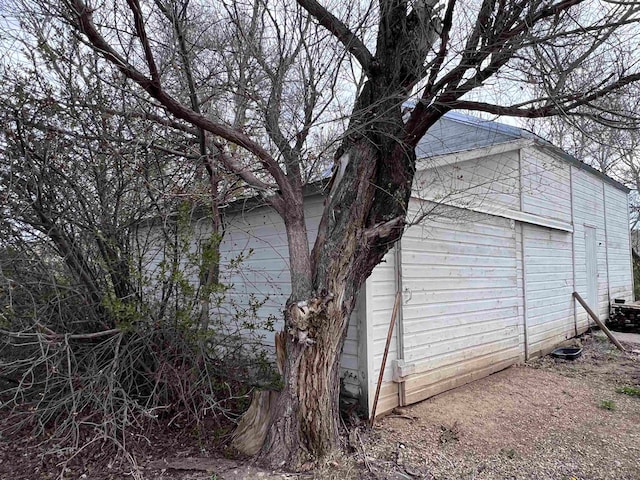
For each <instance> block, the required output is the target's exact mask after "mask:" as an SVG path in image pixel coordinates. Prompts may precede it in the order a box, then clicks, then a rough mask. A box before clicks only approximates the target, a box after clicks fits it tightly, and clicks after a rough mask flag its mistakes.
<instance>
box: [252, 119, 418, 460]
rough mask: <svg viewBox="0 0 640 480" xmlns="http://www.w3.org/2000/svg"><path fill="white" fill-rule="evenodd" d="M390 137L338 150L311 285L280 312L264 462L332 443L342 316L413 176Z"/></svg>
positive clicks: (399, 216)
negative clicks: (282, 344)
mask: <svg viewBox="0 0 640 480" xmlns="http://www.w3.org/2000/svg"><path fill="white" fill-rule="evenodd" d="M381 108H383V107H381ZM396 110H397V114H398V115H399V114H400V110H399V108H396ZM382 124H383V122H381V123H380V124H377V125H376V127H380V125H382ZM374 128H375V127H374ZM387 133H388V134H387ZM393 138H394V136H393V132H386V133H383V134H378V132H376V133H370V134H369V135H368V136H367V137H359V138H356V139H351V140H348V141H347V142H346V143H345V148H344V150H343V151H342V153H341V158H342V160H343V163H342V165H341V167H342V171H341V173H340V174H339V177H336V178H334V184H333V185H332V187H331V192H330V194H329V197H328V198H327V204H326V206H325V213H324V215H323V218H322V220H321V224H320V228H319V239H318V241H317V242H316V244H315V247H314V250H313V252H312V256H311V268H312V272H313V284H312V290H311V291H309V292H308V293H307V296H306V297H300V296H297V297H296V296H292V298H291V299H290V301H289V302H288V304H287V307H286V310H285V331H286V333H287V341H286V365H285V372H284V387H283V390H282V392H281V394H280V397H279V398H278V401H277V403H276V407H275V410H274V412H273V415H272V419H273V421H272V425H271V428H270V431H269V435H268V436H267V440H266V442H265V445H264V447H263V449H262V452H261V458H262V460H264V461H266V462H267V463H268V464H270V465H273V466H276V467H282V466H283V465H287V466H289V467H292V468H296V467H299V466H301V465H302V464H304V463H305V462H307V461H309V460H315V459H318V458H321V457H323V456H325V455H327V454H329V453H330V452H331V451H332V450H333V449H334V448H335V447H336V446H337V445H338V434H339V428H338V421H339V409H338V405H339V404H338V401H339V386H340V378H339V377H340V354H341V351H342V346H343V344H344V339H345V337H346V333H347V327H348V320H349V317H350V315H351V312H352V311H353V309H354V307H355V304H356V295H357V292H358V291H359V289H360V287H361V286H362V284H363V283H364V281H365V279H366V278H367V277H368V276H369V275H370V274H371V271H372V270H373V268H374V267H375V265H377V264H378V263H379V262H380V260H381V259H382V257H383V256H384V255H385V254H386V253H387V252H388V251H389V249H390V248H391V247H392V245H393V243H394V242H395V241H396V240H397V239H398V238H399V236H400V235H401V233H402V229H403V227H404V218H405V212H406V206H407V203H408V199H409V194H410V188H411V182H412V178H413V169H414V165H415V154H414V152H413V150H412V149H406V148H400V147H399V145H398V144H397V141H396V140H393ZM395 138H397V137H395ZM372 139H373V140H374V141H372ZM303 291H304V289H302V290H300V289H298V294H300V293H301V292H303Z"/></svg>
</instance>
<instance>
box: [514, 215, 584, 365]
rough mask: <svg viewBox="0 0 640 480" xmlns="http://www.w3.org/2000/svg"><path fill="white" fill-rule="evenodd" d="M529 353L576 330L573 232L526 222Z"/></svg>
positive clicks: (525, 254)
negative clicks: (574, 315)
mask: <svg viewBox="0 0 640 480" xmlns="http://www.w3.org/2000/svg"><path fill="white" fill-rule="evenodd" d="M522 233H523V240H524V242H523V246H524V262H525V267H524V273H525V278H524V281H525V292H526V298H525V303H526V312H527V340H528V353H529V356H532V355H536V354H539V353H546V352H547V351H549V350H550V349H551V348H552V347H554V346H556V345H557V344H558V343H560V342H562V341H563V340H566V339H568V338H571V337H573V336H574V334H575V329H574V317H573V303H572V302H573V298H572V296H571V294H572V292H573V266H572V260H573V259H572V251H571V242H572V238H571V234H569V233H566V232H562V231H558V230H552V229H550V228H545V227H539V226H536V225H523V230H522Z"/></svg>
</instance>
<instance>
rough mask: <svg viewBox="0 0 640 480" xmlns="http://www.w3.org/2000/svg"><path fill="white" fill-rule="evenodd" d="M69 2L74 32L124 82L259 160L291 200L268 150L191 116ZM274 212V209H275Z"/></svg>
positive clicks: (249, 177) (253, 181) (242, 172)
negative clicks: (129, 80) (131, 84)
mask: <svg viewBox="0 0 640 480" xmlns="http://www.w3.org/2000/svg"><path fill="white" fill-rule="evenodd" d="M69 2H70V3H69V4H70V6H71V8H72V10H73V14H74V18H73V19H71V21H72V22H73V24H74V25H75V26H76V28H78V29H79V30H80V31H81V32H82V33H83V34H84V35H85V36H86V37H87V40H88V41H89V43H90V44H91V45H92V46H93V48H94V49H95V50H97V51H98V52H100V53H101V54H102V55H103V56H104V57H105V59H106V60H108V61H109V62H110V63H112V64H114V65H115V66H116V67H117V68H118V69H119V70H120V71H121V72H122V73H123V74H124V75H125V76H126V77H127V78H129V79H131V80H133V81H134V82H136V83H137V84H138V85H140V87H142V88H143V89H144V90H145V91H146V92H147V93H148V94H149V95H151V96H152V97H153V98H155V99H156V100H158V101H159V102H160V103H161V104H162V105H163V106H164V107H165V108H166V109H167V110H168V111H169V112H170V113H171V114H173V115H174V116H175V117H177V118H179V119H182V120H185V121H187V122H189V123H191V124H193V125H195V126H197V127H199V128H203V129H204V130H207V131H208V132H211V133H213V134H214V135H218V136H220V137H222V138H224V139H225V140H228V141H230V142H231V143H234V144H236V145H238V146H240V147H242V148H244V149H245V150H247V151H248V152H250V153H252V154H254V155H255V156H256V157H258V159H259V160H260V162H261V163H262V165H263V166H264V168H265V169H266V170H267V172H269V174H270V175H271V176H272V177H273V179H274V180H275V182H276V183H277V185H278V186H279V187H280V189H281V191H282V193H283V195H284V196H285V198H292V197H293V192H292V189H291V185H290V184H289V182H288V180H287V177H286V175H285V174H284V172H283V171H282V169H281V168H280V166H279V165H278V163H277V161H276V160H275V159H274V158H273V157H272V156H271V154H270V153H269V152H268V151H267V150H265V149H264V148H263V147H262V146H260V145H259V144H257V143H256V142H254V141H253V140H252V139H251V138H250V137H248V136H247V135H245V134H244V133H242V132H240V131H238V130H236V129H233V128H231V127H228V126H226V125H222V124H219V123H216V122H213V121H211V120H210V119H208V118H206V117H204V116H203V115H201V114H198V113H196V112H194V111H193V110H192V109H189V108H187V107H185V106H184V105H183V104H182V103H180V102H179V101H177V100H176V99H174V98H173V97H172V96H171V95H169V94H168V93H167V92H166V91H165V90H163V89H162V88H161V86H160V85H158V84H157V83H156V82H154V81H153V80H150V79H149V78H147V77H146V76H145V75H144V74H143V73H141V72H140V71H139V70H137V69H136V68H135V67H134V66H133V65H131V64H130V63H129V62H128V61H127V60H126V59H125V58H124V57H122V56H121V55H120V54H119V53H118V52H116V51H115V50H114V49H113V48H112V47H111V45H109V43H107V41H106V40H105V39H104V37H103V36H102V35H101V34H100V32H98V30H97V29H96V26H95V24H94V23H93V19H92V15H91V11H90V10H89V8H88V7H87V5H86V4H85V3H84V2H83V0H69ZM227 158H230V157H227ZM225 166H226V167H227V168H228V169H229V170H230V171H231V172H233V173H235V174H237V175H239V176H240V177H241V178H242V179H243V180H244V181H245V182H247V183H248V184H249V185H250V186H253V187H256V188H259V189H264V188H265V186H266V185H267V184H266V183H264V182H263V181H261V180H260V179H258V178H257V177H256V176H255V175H254V174H253V173H252V172H250V171H249V170H247V169H246V168H244V167H241V166H240V165H239V164H238V163H237V162H231V163H229V164H225ZM276 196H277V195H274V196H270V197H269V201H270V202H271V200H272V199H275V197H276ZM274 208H277V207H276V206H275V205H274Z"/></svg>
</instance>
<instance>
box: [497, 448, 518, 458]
mask: <svg viewBox="0 0 640 480" xmlns="http://www.w3.org/2000/svg"><path fill="white" fill-rule="evenodd" d="M500 453H501V454H502V455H504V456H505V457H506V458H508V459H509V460H513V459H514V458H516V457H517V456H518V452H516V451H515V449H513V448H502V449H500Z"/></svg>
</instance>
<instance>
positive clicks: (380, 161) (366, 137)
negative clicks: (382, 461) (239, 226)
mask: <svg viewBox="0 0 640 480" xmlns="http://www.w3.org/2000/svg"><path fill="white" fill-rule="evenodd" d="M169 5H170V4H169V3H165V2H162V1H161V0H156V1H154V2H153V3H151V2H142V1H141V0H127V1H126V2H121V1H118V0H112V1H106V2H90V3H86V2H85V0H60V1H58V2H55V3H54V4H53V6H49V5H48V2H47V3H46V4H45V2H42V5H41V7H42V9H43V10H44V12H43V13H44V14H46V15H53V16H59V17H60V18H62V19H63V20H64V21H66V22H67V24H68V25H70V26H71V27H72V28H73V29H74V30H75V31H76V32H77V34H78V35H80V36H81V38H83V39H84V41H85V42H86V43H87V44H88V45H89V46H90V47H91V48H92V49H93V50H94V51H95V53H96V55H98V56H100V57H101V58H103V59H104V60H105V61H106V62H107V63H108V64H110V65H112V66H113V67H115V68H117V69H118V70H119V71H120V73H121V74H122V75H124V76H125V77H126V78H127V79H129V80H130V81H131V82H132V83H134V84H137V85H138V86H139V88H140V90H141V91H143V92H145V93H146V95H147V98H148V100H149V102H150V104H152V105H154V106H155V107H156V115H157V117H158V118H166V117H164V115H165V114H166V115H169V116H171V117H173V118H175V119H177V121H178V122H184V124H189V125H191V126H193V127H195V128H197V129H198V131H199V132H200V133H199V135H201V136H206V137H207V139H211V141H212V142H214V144H215V145H216V147H217V151H216V159H217V160H218V161H219V162H220V164H221V165H223V166H224V168H225V169H226V170H227V171H228V172H231V173H233V174H235V175H237V176H238V177H239V178H240V179H242V181H243V182H245V184H246V185H247V187H248V188H250V189H252V190H253V191H254V192H255V193H256V195H260V196H262V197H263V198H264V200H265V201H266V202H267V203H268V204H269V205H270V206H271V207H272V208H274V209H275V210H276V211H277V212H278V214H279V215H280V216H281V217H282V218H283V220H284V224H285V226H286V232H287V238H288V244H289V265H290V274H291V285H292V291H291V296H290V298H289V300H288V302H287V305H286V309H285V312H284V320H285V322H284V329H285V332H286V334H285V337H286V342H285V344H286V355H285V356H286V362H285V368H284V382H283V389H282V392H281V393H280V396H279V398H278V401H277V405H276V407H275V409H274V411H273V412H272V419H271V424H270V430H269V434H268V436H267V440H266V442H265V445H264V447H263V450H262V453H261V457H262V459H263V460H264V461H266V462H268V463H271V464H275V465H281V464H283V463H284V464H286V465H289V466H296V465H298V464H299V463H300V462H303V461H304V460H305V459H306V458H318V457H320V456H323V455H325V454H327V453H328V452H330V451H331V450H332V449H334V448H335V447H336V445H337V438H338V390H339V380H338V379H339V356H340V351H341V349H342V344H343V341H344V338H345V335H346V330H347V322H348V318H349V315H350V313H351V311H352V310H353V308H354V306H355V300H356V295H357V292H358V290H359V289H360V287H361V285H362V284H363V282H364V280H365V279H366V278H367V277H368V276H369V275H370V273H371V271H372V269H373V268H374V267H375V266H376V265H377V264H378V263H379V262H380V260H381V259H382V257H383V256H384V255H385V253H386V252H387V251H388V250H389V249H390V248H391V246H392V245H393V244H394V242H395V241H397V240H398V239H399V238H400V237H401V235H402V232H403V229H404V226H405V217H406V212H407V205H408V201H409V197H410V193H411V186H412V181H413V177H414V173H415V162H416V154H415V147H416V145H417V143H418V142H419V141H420V139H421V138H422V137H423V135H424V134H425V133H426V132H427V131H428V130H429V128H430V127H431V126H433V125H434V123H435V122H436V121H437V120H438V119H439V118H440V117H442V115H443V114H445V113H446V112H448V111H450V110H452V109H467V110H475V111H482V112H488V113H493V114H496V115H511V116H518V117H529V118H534V117H546V116H554V115H560V114H570V113H571V112H574V111H578V110H585V109H591V110H595V111H598V112H599V115H601V116H603V117H605V118H606V119H607V121H609V122H611V123H614V122H616V120H617V112H615V111H606V110H603V108H602V104H601V103H600V102H599V101H600V100H601V99H603V98H604V97H606V96H607V95H609V94H611V93H613V92H616V91H617V90H619V89H621V88H623V87H625V86H627V85H630V84H632V83H634V82H637V81H638V80H640V73H639V72H638V69H637V64H636V61H635V59H634V57H633V55H632V53H631V52H629V51H628V49H627V45H630V44H633V42H634V41H635V40H637V38H636V37H637V30H636V23H637V21H638V12H639V9H640V5H637V4H636V3H635V2H613V1H612V2H595V1H592V0H557V1H554V0H551V1H549V0H533V1H532V0H509V1H496V0H469V1H464V2H463V1H461V0H448V1H446V2H443V3H439V2H436V1H431V0H426V1H420V0H417V1H409V0H380V1H379V2H372V3H370V4H369V3H358V2H356V3H354V4H350V5H348V6H347V5H343V4H336V6H329V5H330V4H327V3H319V2H318V1H317V0H297V2H293V1H288V0H279V1H276V2H269V3H267V2H262V1H260V0H256V1H254V2H250V1H247V2H240V1H238V2H231V1H228V2H227V1H224V0H220V1H219V2H215V3H207V4H204V3H203V4H201V5H196V4H195V3H192V4H188V5H187V4H186V3H184V4H182V8H184V10H185V11H186V10H187V9H191V8H194V9H197V10H194V11H197V12H198V14H199V17H200V18H204V17H205V16H206V18H207V20H206V21H205V22H204V23H206V24H207V25H208V31H210V32H212V34H213V35H220V36H225V35H226V36H227V38H231V39H233V41H230V42H228V43H226V44H225V45H224V46H223V47H220V48H216V47H215V46H214V47H212V48H203V49H202V50H200V51H198V49H196V48H195V43H196V42H195V40H190V41H189V42H192V43H191V44H189V45H187V49H186V50H185V51H189V52H193V53H194V54H195V53H197V55H195V56H194V58H193V59H192V65H193V66H194V69H202V71H206V72H208V74H207V75H203V76H202V77H201V80H202V81H203V82H204V83H205V84H206V85H207V86H208V87H210V88H211V87H212V86H213V87H214V88H213V91H215V92H216V94H215V95H212V96H211V97H210V100H208V99H205V98H202V97H201V98H200V100H199V103H200V104H201V105H200V107H199V108H198V107H197V103H194V102H193V101H191V102H190V101H189V100H188V99H186V98H183V95H182V94H181V93H180V92H181V90H180V89H179V88H178V86H177V85H176V82H175V78H176V75H175V74H172V73H171V69H172V68H174V67H175V66H176V65H174V64H172V63H171V62H168V61H167V58H168V55H167V45H166V43H165V42H164V41H163V39H164V38H165V37H164V36H163V35H162V32H163V31H166V30H167V26H168V25H170V24H172V22H173V23H175V17H172V15H167V14H166V11H167V10H170V7H169ZM341 5H342V6H341ZM171 8H173V7H171ZM185 18H186V17H185ZM189 18H192V17H189ZM193 25H202V24H201V23H200V24H197V23H193ZM186 28H189V26H188V25H187V26H186ZM176 36H177V37H180V35H179V34H177V35H176ZM229 58H231V59H232V60H231V61H227V62H225V59H227V60H228V59H229ZM236 59H238V61H235V60H236ZM240 59H242V61H240ZM594 64H598V68H599V70H598V72H595V71H593V70H585V71H589V72H592V73H590V74H589V75H585V74H583V70H582V69H583V68H585V69H586V68H587V67H589V66H591V65H594ZM248 72H251V74H250V75H249V74H248ZM347 77H350V78H353V77H356V78H357V77H360V78H361V81H360V82H359V83H356V84H355V86H354V85H346V84H344V83H343V80H344V79H345V78H347ZM578 77H579V78H580V79H581V81H580V82H577V81H575V80H576V78H578ZM538 85H544V88H543V89H542V93H541V89H540V88H537V86H538ZM200 86H202V85H200ZM197 88H198V86H197V84H196V89H197ZM244 101H246V102H247V103H246V104H245V105H246V110H244V108H245V107H241V108H243V115H245V118H246V122H245V123H244V124H243V125H242V126H239V125H237V124H234V122H233V121H232V120H231V119H230V111H233V109H237V108H238V102H240V103H242V102H244ZM407 101H412V102H413V108H411V109H410V111H409V112H408V113H407V112H405V110H404V109H403V105H405V104H406V102H407ZM204 105H207V106H213V105H215V106H216V107H217V108H215V109H213V108H211V109H205V108H204V107H203V106H204ZM405 113H406V115H405ZM403 115H404V116H403ZM322 125H330V126H331V127H332V128H335V127H336V126H340V125H344V126H345V128H344V131H343V134H342V136H341V139H340V142H339V145H338V146H337V148H334V162H335V166H334V173H333V177H332V180H331V183H330V187H329V189H328V192H327V198H326V202H325V208H324V213H323V216H322V220H321V223H320V228H319V233H318V236H317V238H316V239H315V242H314V244H313V248H312V249H311V248H310V247H309V239H308V236H307V231H306V226H305V212H304V203H303V186H304V183H305V181H306V180H308V179H309V178H310V174H309V171H310V169H311V168H312V167H313V166H315V165H316V164H317V162H318V158H319V157H320V155H319V153H321V152H319V146H318V143H317V142H315V141H314V139H315V138H322V137H323V132H322ZM335 252H340V255H336V253H335Z"/></svg>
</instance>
